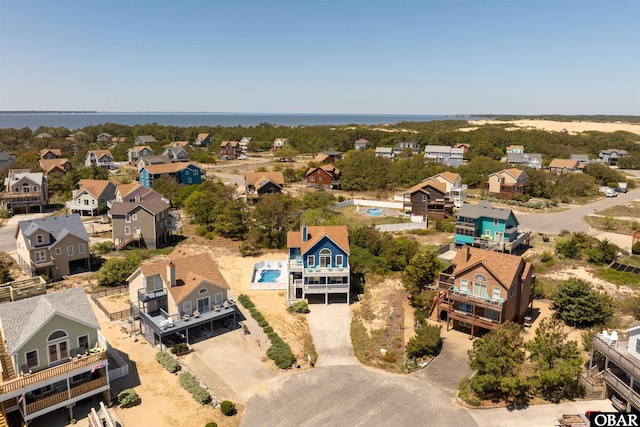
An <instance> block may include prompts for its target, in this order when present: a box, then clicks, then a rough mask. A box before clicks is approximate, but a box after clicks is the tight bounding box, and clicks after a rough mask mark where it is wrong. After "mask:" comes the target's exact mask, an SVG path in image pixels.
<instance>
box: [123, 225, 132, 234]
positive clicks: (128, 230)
mask: <svg viewBox="0 0 640 427" xmlns="http://www.w3.org/2000/svg"><path fill="white" fill-rule="evenodd" d="M130 234H131V227H129V226H128V225H125V227H124V235H125V236H128V235H130Z"/></svg>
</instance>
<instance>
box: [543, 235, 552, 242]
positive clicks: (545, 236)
mask: <svg viewBox="0 0 640 427" xmlns="http://www.w3.org/2000/svg"><path fill="white" fill-rule="evenodd" d="M549 240H551V238H550V237H549V236H547V235H546V234H545V235H544V236H542V241H543V242H545V243H546V242H548V241H549Z"/></svg>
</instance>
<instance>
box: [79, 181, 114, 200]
mask: <svg viewBox="0 0 640 427" xmlns="http://www.w3.org/2000/svg"><path fill="white" fill-rule="evenodd" d="M109 184H114V183H113V181H109V180H108V179H81V180H80V181H78V185H79V187H78V193H80V192H81V191H84V190H87V192H88V193H90V194H92V195H93V196H95V197H96V198H98V197H100V195H101V194H102V192H103V191H104V190H105V188H107V186H108V185H109ZM114 185H115V184H114Z"/></svg>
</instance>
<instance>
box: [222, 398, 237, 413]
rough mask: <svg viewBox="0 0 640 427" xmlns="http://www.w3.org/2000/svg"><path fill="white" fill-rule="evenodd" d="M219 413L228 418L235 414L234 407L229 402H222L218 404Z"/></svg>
mask: <svg viewBox="0 0 640 427" xmlns="http://www.w3.org/2000/svg"><path fill="white" fill-rule="evenodd" d="M220 412H222V413H223V414H224V415H226V416H227V417H229V416H231V415H233V414H235V413H236V405H235V404H234V403H233V402H232V401H230V400H223V401H222V403H221V404H220Z"/></svg>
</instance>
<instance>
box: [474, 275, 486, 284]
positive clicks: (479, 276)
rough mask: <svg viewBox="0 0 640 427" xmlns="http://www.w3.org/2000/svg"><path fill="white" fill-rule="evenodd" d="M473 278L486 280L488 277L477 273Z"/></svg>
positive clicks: (481, 280)
mask: <svg viewBox="0 0 640 427" xmlns="http://www.w3.org/2000/svg"><path fill="white" fill-rule="evenodd" d="M473 280H476V281H480V282H486V281H487V278H486V277H485V276H484V274H476V275H475V276H473Z"/></svg>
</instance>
